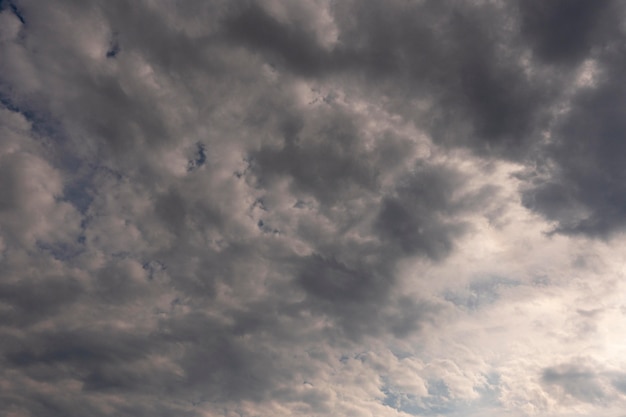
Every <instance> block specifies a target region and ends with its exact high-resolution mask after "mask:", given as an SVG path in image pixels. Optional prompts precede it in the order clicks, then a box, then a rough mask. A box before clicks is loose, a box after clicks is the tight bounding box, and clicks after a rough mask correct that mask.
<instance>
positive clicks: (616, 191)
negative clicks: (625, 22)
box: [524, 36, 626, 237]
mask: <svg viewBox="0 0 626 417" xmlns="http://www.w3.org/2000/svg"><path fill="white" fill-rule="evenodd" d="M619 39H623V38H622V37H621V36H620V37H616V39H615V41H616V42H617V41H618V40H619ZM597 62H598V69H597V71H598V72H599V75H598V76H597V80H596V83H595V84H594V85H592V86H589V87H585V88H582V89H581V90H580V91H579V92H577V93H576V94H575V96H574V98H573V100H572V102H571V105H570V106H571V107H570V109H569V111H568V112H567V113H566V114H565V115H564V116H563V117H562V118H561V119H560V120H558V122H557V123H556V127H555V129H554V130H553V131H552V140H551V143H550V144H549V145H547V146H546V147H545V151H544V153H543V155H542V156H543V158H542V159H541V160H540V163H539V164H538V168H537V169H536V170H535V171H529V173H530V177H529V179H530V181H529V186H528V187H527V188H526V190H525V192H524V204H525V205H526V206H527V207H530V208H532V209H534V210H537V211H538V212H540V213H542V214H543V215H545V216H546V217H547V218H548V219H549V220H552V221H554V222H555V224H556V228H555V231H556V232H559V233H565V234H584V235H588V236H593V237H610V236H611V235H613V234H614V233H616V232H619V231H621V230H623V228H624V226H625V225H626V220H625V219H626V216H625V214H626V200H624V197H623V196H624V194H625V189H624V186H623V183H624V181H623V179H624V175H625V174H624V172H625V171H624V163H625V162H626V160H625V159H624V155H625V152H626V141H625V140H624V138H625V137H626V124H625V123H624V118H623V115H622V112H621V108H623V106H624V104H625V103H626V89H624V87H623V85H622V84H623V83H622V81H621V78H622V76H621V74H623V71H624V68H626V67H625V66H624V55H623V48H622V47H620V46H617V44H615V45H614V46H611V47H609V48H607V50H606V51H605V52H603V53H602V54H600V55H599V56H598V57H597Z"/></svg>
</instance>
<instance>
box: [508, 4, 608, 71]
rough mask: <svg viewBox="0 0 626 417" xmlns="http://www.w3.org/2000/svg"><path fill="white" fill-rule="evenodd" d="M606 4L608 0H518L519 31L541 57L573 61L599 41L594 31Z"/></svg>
mask: <svg viewBox="0 0 626 417" xmlns="http://www.w3.org/2000/svg"><path fill="white" fill-rule="evenodd" d="M609 4H610V1H608V0H600V1H593V2H590V1H584V0H583V1H580V0H575V1H563V0H559V1H552V2H549V3H548V2H542V1H534V0H533V1H520V2H519V8H520V12H521V21H522V25H521V31H522V34H523V35H524V36H525V37H526V38H527V39H528V40H529V42H530V44H531V46H532V48H533V52H534V53H535V54H536V55H537V56H538V57H539V58H541V59H542V60H545V61H547V62H550V63H563V64H571V63H573V62H574V63H575V62H577V61H580V60H581V59H584V57H585V56H587V55H588V53H589V50H590V49H591V47H592V46H594V43H597V42H598V40H599V39H597V38H598V33H597V32H598V29H599V28H600V27H601V26H602V24H603V21H604V20H605V19H606V16H603V12H604V11H606V10H607V9H609V7H608V6H609ZM594 41H595V42H594Z"/></svg>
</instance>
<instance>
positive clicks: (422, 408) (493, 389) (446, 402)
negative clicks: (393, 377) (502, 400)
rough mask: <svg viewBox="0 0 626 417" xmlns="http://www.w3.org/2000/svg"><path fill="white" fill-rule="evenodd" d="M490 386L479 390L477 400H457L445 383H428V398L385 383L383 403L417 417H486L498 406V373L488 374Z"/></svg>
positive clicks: (477, 389) (487, 385)
mask: <svg viewBox="0 0 626 417" xmlns="http://www.w3.org/2000/svg"><path fill="white" fill-rule="evenodd" d="M486 378H487V384H486V385H485V386H482V387H477V388H476V391H477V392H478V393H479V394H480V397H479V398H478V399H475V400H463V399H454V398H451V397H450V390H449V389H448V387H447V385H446V383H445V382H444V381H443V380H430V381H428V396H426V397H417V396H415V395H412V394H408V393H403V392H401V391H398V390H396V389H394V387H392V386H390V385H387V384H385V385H384V386H383V388H382V391H383V392H384V393H385V398H384V400H383V404H384V405H386V406H389V407H392V408H394V409H396V410H398V411H402V412H404V413H407V414H411V415H415V416H449V417H468V416H480V415H484V413H485V412H486V411H487V410H495V409H497V408H498V407H499V395H500V389H499V383H500V377H499V375H498V374H496V373H492V374H489V375H486Z"/></svg>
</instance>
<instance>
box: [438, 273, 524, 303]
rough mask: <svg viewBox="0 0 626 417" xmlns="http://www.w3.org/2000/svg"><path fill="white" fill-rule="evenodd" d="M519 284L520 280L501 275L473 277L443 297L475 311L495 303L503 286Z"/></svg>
mask: <svg viewBox="0 0 626 417" xmlns="http://www.w3.org/2000/svg"><path fill="white" fill-rule="evenodd" d="M519 285H521V282H520V281H517V280H513V279H510V278H505V277H501V276H489V277H482V278H478V279H475V280H473V281H471V282H470V284H469V285H468V286H467V287H466V288H464V289H461V290H455V291H446V292H445V293H444V294H443V295H444V298H445V299H446V300H447V301H449V302H451V303H453V304H454V305H456V306H457V307H459V308H462V309H465V310H468V311H475V310H478V309H480V308H482V307H485V306H488V305H492V304H494V303H496V302H497V301H498V300H499V299H500V297H501V290H502V289H503V288H512V287H516V286H519Z"/></svg>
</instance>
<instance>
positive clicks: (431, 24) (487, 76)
mask: <svg viewBox="0 0 626 417" xmlns="http://www.w3.org/2000/svg"><path fill="white" fill-rule="evenodd" d="M335 7H336V10H335V12H336V13H337V15H336V16H337V19H338V22H339V30H340V33H339V35H338V41H337V44H336V45H334V46H333V47H332V49H330V50H325V49H323V48H322V47H321V46H320V45H319V44H317V43H316V42H315V39H314V38H313V36H312V35H311V34H308V33H305V32H304V31H303V30H302V29H301V28H299V27H297V26H295V27H291V26H288V25H287V24H284V23H281V22H278V21H276V20H275V19H273V18H272V17H271V16H268V15H267V13H266V12H264V11H262V10H259V8H258V7H251V8H246V9H244V10H243V11H241V12H239V13H240V14H237V15H236V16H235V17H233V19H232V20H231V21H229V22H228V24H227V27H228V31H229V32H227V33H231V37H232V38H233V40H235V41H239V42H242V43H243V44H244V45H246V46H247V47H249V48H251V49H252V50H254V51H260V52H261V53H267V54H269V57H268V59H269V60H270V62H272V61H273V60H275V59H279V60H280V61H279V62H284V63H285V65H286V66H287V68H288V69H289V70H291V71H294V72H296V73H298V74H300V75H305V76H318V77H325V76H329V75H333V74H346V75H347V74H359V75H365V77H366V79H367V80H368V83H369V84H370V88H371V87H374V86H375V85H376V84H377V83H380V82H381V81H382V82H384V84H383V85H384V86H385V87H383V88H382V89H377V88H376V87H374V91H375V92H376V94H389V95H394V94H398V95H401V96H406V94H407V93H408V94H410V95H412V96H414V97H415V98H427V99H429V100H434V101H435V102H436V103H437V110H436V112H434V113H433V114H431V115H429V119H430V121H425V122H424V123H426V124H429V125H430V126H429V127H430V129H432V132H433V138H434V139H435V140H436V141H437V142H439V143H442V144H446V145H457V146H458V145H461V146H467V147H469V148H472V149H475V150H476V151H477V152H480V153H485V152H486V153H488V154H491V153H495V154H497V155H505V156H507V157H509V158H514V159H520V158H522V157H524V156H525V155H526V152H527V151H528V149H527V148H528V146H529V145H531V144H532V135H533V134H534V133H535V132H537V131H539V129H540V127H541V126H542V125H544V124H545V123H546V122H547V117H546V115H545V114H544V115H542V114H541V111H542V110H545V107H546V106H547V105H549V104H550V102H551V100H552V99H553V98H554V94H555V92H554V91H553V89H554V86H552V85H551V83H550V80H543V79H536V78H535V79H533V78H529V77H528V76H527V75H525V74H524V69H523V67H522V65H521V62H519V60H518V58H519V57H518V56H516V55H515V52H513V51H514V50H515V49H517V48H520V40H519V39H518V38H517V37H516V34H514V33H511V31H510V26H512V25H515V23H514V22H512V21H511V16H510V15H507V12H508V10H506V9H505V10H502V9H497V8H495V7H493V6H489V5H482V6H475V5H470V4H465V5H463V4H460V3H455V2H445V1H444V2H423V3H412V4H396V3H394V2H391V3H389V4H383V3H378V2H364V3H356V4H350V6H346V5H339V4H338V5H336V6H335ZM511 35H513V36H511ZM398 106H406V103H404V102H401V103H398ZM394 111H399V112H400V113H402V114H405V115H406V117H408V118H412V117H416V116H417V115H416V114H413V113H412V112H411V108H410V107H409V108H406V107H405V108H404V109H400V108H398V109H395V108H394Z"/></svg>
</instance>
